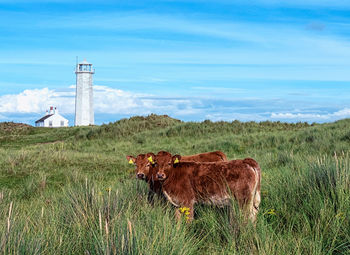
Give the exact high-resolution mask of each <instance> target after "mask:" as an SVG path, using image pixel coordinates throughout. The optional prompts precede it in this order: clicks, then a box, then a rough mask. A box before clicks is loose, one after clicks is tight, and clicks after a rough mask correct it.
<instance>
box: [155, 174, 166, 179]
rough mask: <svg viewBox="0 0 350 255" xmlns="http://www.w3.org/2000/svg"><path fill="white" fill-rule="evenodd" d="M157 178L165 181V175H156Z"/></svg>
mask: <svg viewBox="0 0 350 255" xmlns="http://www.w3.org/2000/svg"><path fill="white" fill-rule="evenodd" d="M157 178H158V179H160V180H162V179H165V174H157Z"/></svg>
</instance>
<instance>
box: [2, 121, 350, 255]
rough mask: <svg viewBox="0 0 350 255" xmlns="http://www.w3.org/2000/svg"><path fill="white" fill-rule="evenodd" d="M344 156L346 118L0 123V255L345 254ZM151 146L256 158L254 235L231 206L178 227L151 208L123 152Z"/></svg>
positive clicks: (349, 142)
mask: <svg viewBox="0 0 350 255" xmlns="http://www.w3.org/2000/svg"><path fill="white" fill-rule="evenodd" d="M349 149H350V119H346V120H341V121H338V122H335V123H329V124H312V125H309V124H307V123H297V124H287V123H280V122H261V123H255V122H247V123H242V122H239V121H234V122H211V121H204V122H201V123H195V122H181V121H178V120H174V119H172V118H170V117H168V116H157V115H150V116H148V117H133V118H130V119H123V120H120V121H118V122H115V123H110V124H108V125H102V126H94V127H71V128H60V129H47V128H34V127H28V126H24V125H16V124H14V123H0V254H186V255H187V254H269V255H272V254H350V169H349V166H350V155H349ZM159 150H167V151H170V152H172V153H180V154H183V155H185V154H195V153H199V152H205V151H212V150H222V151H223V152H225V153H226V154H227V156H228V157H229V158H230V159H236V158H244V157H253V158H254V159H256V160H257V161H258V162H259V163H260V165H261V168H262V172H263V173H262V203H261V207H260V212H259V215H258V222H257V226H256V228H255V229H254V227H252V226H250V225H248V226H244V225H243V224H242V223H241V221H240V217H239V215H238V213H232V212H230V208H216V207H211V206H198V207H197V208H196V211H197V215H196V217H195V220H194V221H193V222H192V223H191V224H186V223H184V222H176V221H175V217H174V209H173V208H172V207H171V206H170V205H169V204H166V203H164V202H162V201H155V203H154V204H153V205H152V204H149V203H148V202H147V186H146V184H145V183H144V182H141V181H138V180H136V179H135V178H134V172H133V171H134V170H133V169H132V167H131V166H130V165H129V164H128V162H127V160H126V159H125V156H126V155H130V154H131V155H137V154H139V153H144V152H149V151H152V152H158V151H159ZM233 208H234V209H236V208H235V206H233ZM234 211H236V210H234Z"/></svg>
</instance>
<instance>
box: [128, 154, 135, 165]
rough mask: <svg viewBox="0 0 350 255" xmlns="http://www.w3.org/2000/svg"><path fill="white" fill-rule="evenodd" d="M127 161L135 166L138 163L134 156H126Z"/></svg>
mask: <svg viewBox="0 0 350 255" xmlns="http://www.w3.org/2000/svg"><path fill="white" fill-rule="evenodd" d="M126 159H127V160H128V162H129V164H131V165H134V164H135V162H136V158H135V157H133V156H126Z"/></svg>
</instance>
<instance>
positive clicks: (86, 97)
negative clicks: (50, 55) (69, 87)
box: [75, 60, 95, 126]
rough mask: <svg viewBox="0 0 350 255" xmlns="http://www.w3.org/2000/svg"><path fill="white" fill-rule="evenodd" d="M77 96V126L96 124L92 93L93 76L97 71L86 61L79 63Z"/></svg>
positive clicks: (77, 67)
mask: <svg viewBox="0 0 350 255" xmlns="http://www.w3.org/2000/svg"><path fill="white" fill-rule="evenodd" d="M75 73H76V75H77V81H76V83H77V84H76V94H75V126H88V125H93V124H94V108H93V93H92V75H93V74H94V73H95V70H94V69H92V64H90V63H88V62H87V61H86V60H84V61H83V62H80V63H77V66H76V69H75Z"/></svg>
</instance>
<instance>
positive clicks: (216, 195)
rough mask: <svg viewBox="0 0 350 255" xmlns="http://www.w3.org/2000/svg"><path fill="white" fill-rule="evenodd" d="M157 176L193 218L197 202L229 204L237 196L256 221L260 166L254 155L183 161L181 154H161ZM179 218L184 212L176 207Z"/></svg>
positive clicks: (168, 195)
mask: <svg viewBox="0 0 350 255" xmlns="http://www.w3.org/2000/svg"><path fill="white" fill-rule="evenodd" d="M156 160H157V163H158V172H157V177H158V179H159V180H161V181H162V191H163V194H164V195H165V197H166V198H167V199H168V200H169V201H170V202H171V203H172V204H173V205H174V206H176V207H187V208H189V215H188V217H189V220H192V219H193V208H194V205H195V204H196V203H206V204H215V205H218V206H223V205H226V204H229V202H230V199H231V197H232V196H233V197H234V198H235V199H236V200H237V201H238V205H239V207H240V208H241V210H242V211H243V214H244V215H245V217H246V218H249V219H250V220H251V221H252V222H255V220H256V215H257V213H258V209H259V204H260V172H261V170H260V167H259V165H258V163H257V162H256V161H255V160H254V159H251V158H247V159H244V160H231V161H226V162H212V163H198V162H183V161H182V158H181V156H180V155H175V156H172V155H171V154H170V153H166V152H162V153H161V154H158V155H157V158H156ZM176 216H177V218H178V217H179V216H180V213H179V211H178V210H176Z"/></svg>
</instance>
